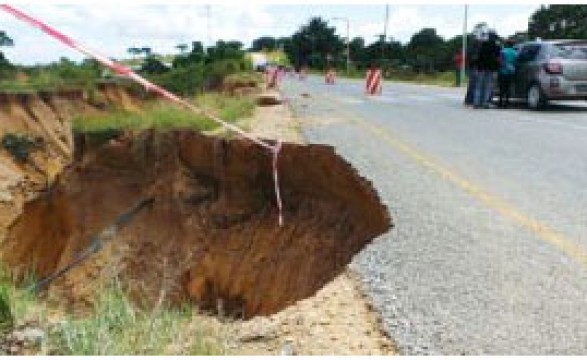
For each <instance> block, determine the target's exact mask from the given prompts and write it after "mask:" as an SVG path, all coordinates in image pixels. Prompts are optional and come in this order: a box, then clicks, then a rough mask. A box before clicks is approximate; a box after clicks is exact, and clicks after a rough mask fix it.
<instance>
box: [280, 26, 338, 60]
mask: <svg viewBox="0 0 587 360" xmlns="http://www.w3.org/2000/svg"><path fill="white" fill-rule="evenodd" d="M335 32H336V30H335V28H334V27H329V26H328V23H327V22H326V21H324V20H323V19H321V18H320V17H315V18H312V19H310V21H309V22H308V24H306V25H303V26H302V27H301V28H300V29H299V30H298V31H297V32H296V33H294V34H293V35H292V37H291V46H290V47H288V48H285V49H284V50H285V51H286V54H287V56H288V57H289V59H290V62H292V63H293V64H294V65H295V66H296V67H299V66H304V65H309V66H311V67H313V68H316V69H324V68H325V67H326V66H327V65H329V64H328V63H329V59H342V58H343V55H344V54H343V50H344V48H345V46H344V41H343V40H342V39H341V38H340V37H339V36H338V35H336V34H335ZM330 65H332V64H330ZM338 65H341V66H342V64H338Z"/></svg>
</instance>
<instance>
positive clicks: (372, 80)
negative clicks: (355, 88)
mask: <svg viewBox="0 0 587 360" xmlns="http://www.w3.org/2000/svg"><path fill="white" fill-rule="evenodd" d="M382 80H383V76H382V75H381V69H370V70H368V71H367V76H366V78H365V93H366V94H367V95H381V90H382V84H381V83H382Z"/></svg>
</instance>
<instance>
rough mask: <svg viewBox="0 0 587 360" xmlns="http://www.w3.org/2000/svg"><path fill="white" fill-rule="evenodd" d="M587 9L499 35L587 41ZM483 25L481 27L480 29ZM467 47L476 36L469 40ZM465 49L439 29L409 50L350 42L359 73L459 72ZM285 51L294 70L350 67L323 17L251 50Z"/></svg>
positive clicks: (394, 44)
mask: <svg viewBox="0 0 587 360" xmlns="http://www.w3.org/2000/svg"><path fill="white" fill-rule="evenodd" d="M585 19H587V5H548V6H545V5H542V6H541V7H540V8H539V9H538V10H536V11H535V12H534V13H533V14H532V15H531V16H530V18H529V19H528V32H527V33H524V32H518V33H515V34H499V35H501V37H502V38H512V39H513V40H514V41H516V42H521V41H526V40H528V39H535V38H537V37H539V38H543V39H587V21H585ZM478 25H479V24H478ZM467 37H468V39H467V40H468V41H469V43H470V41H472V40H473V35H472V34H468V35H467ZM461 47H462V35H457V36H455V37H452V38H450V39H444V38H443V37H442V36H440V35H438V34H437V32H436V29H434V28H428V27H426V28H423V29H421V30H420V31H418V32H417V33H415V34H414V35H413V36H412V37H411V38H410V40H409V41H408V42H407V43H406V44H402V43H401V42H399V41H397V40H395V39H393V38H389V39H384V38H383V36H380V37H379V40H378V41H375V42H373V43H371V44H369V45H366V41H365V39H363V38H361V37H356V38H354V39H351V40H350V42H349V49H350V58H351V61H352V65H353V68H354V69H358V70H363V69H365V68H367V67H369V66H371V65H372V64H378V65H381V66H383V67H386V68H398V69H409V70H412V71H415V72H437V71H447V70H452V69H453V68H454V61H453V60H454V56H455V54H456V53H457V52H458V51H460V49H461ZM275 49H282V50H283V51H284V52H285V53H286V54H287V56H288V58H289V60H290V62H291V63H292V65H294V66H295V67H302V66H307V67H310V68H314V69H319V70H324V69H325V68H327V67H337V68H340V69H343V68H344V67H345V64H346V43H345V40H344V39H343V38H342V37H340V36H338V35H337V34H336V33H335V28H334V27H332V26H329V24H328V22H327V21H326V20H324V19H322V18H320V17H315V18H312V19H310V20H309V22H308V23H307V24H305V25H303V26H301V27H300V28H299V29H298V31H296V32H295V33H294V34H293V35H291V36H290V37H281V38H273V37H271V36H262V37H260V38H258V39H256V40H254V41H253V43H252V46H251V50H253V51H261V50H275Z"/></svg>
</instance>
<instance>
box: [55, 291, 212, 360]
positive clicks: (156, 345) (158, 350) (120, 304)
mask: <svg viewBox="0 0 587 360" xmlns="http://www.w3.org/2000/svg"><path fill="white" fill-rule="evenodd" d="M192 321H193V316H192V311H191V308H189V307H184V308H179V309H167V308H161V309H159V310H155V311H153V312H149V311H143V310H139V309H137V308H135V307H134V306H133V305H132V304H131V303H130V301H129V300H128V298H127V297H126V296H125V294H124V292H123V291H122V289H121V288H120V286H118V285H112V286H111V287H109V288H108V289H106V290H105V291H103V292H102V293H101V295H100V296H99V299H98V301H97V304H96V308H95V311H94V313H93V314H92V315H90V316H88V317H86V318H82V319H69V320H68V321H66V322H63V323H62V324H61V325H60V326H59V327H58V328H57V329H55V330H54V331H53V332H52V333H51V334H50V337H49V341H50V344H49V352H50V353H53V354H60V355H172V354H182V355H218V354H221V353H222V351H221V349H220V348H219V346H217V345H216V344H215V343H213V342H211V341H207V340H206V338H205V334H204V333H203V332H202V330H199V331H189V329H190V326H189V324H190V323H191V322H192Z"/></svg>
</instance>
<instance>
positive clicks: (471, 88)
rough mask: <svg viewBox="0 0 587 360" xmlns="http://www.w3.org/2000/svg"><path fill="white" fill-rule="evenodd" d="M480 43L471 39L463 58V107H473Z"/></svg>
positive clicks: (475, 39)
mask: <svg viewBox="0 0 587 360" xmlns="http://www.w3.org/2000/svg"><path fill="white" fill-rule="evenodd" d="M480 45H481V43H480V42H479V39H477V38H476V37H475V38H474V39H473V41H472V43H471V46H469V49H468V51H467V56H466V57H465V66H466V67H465V69H466V70H467V78H468V79H469V82H468V84H467V94H466V95H465V105H473V101H474V100H475V99H474V98H475V88H476V87H477V60H479V46H480Z"/></svg>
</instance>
